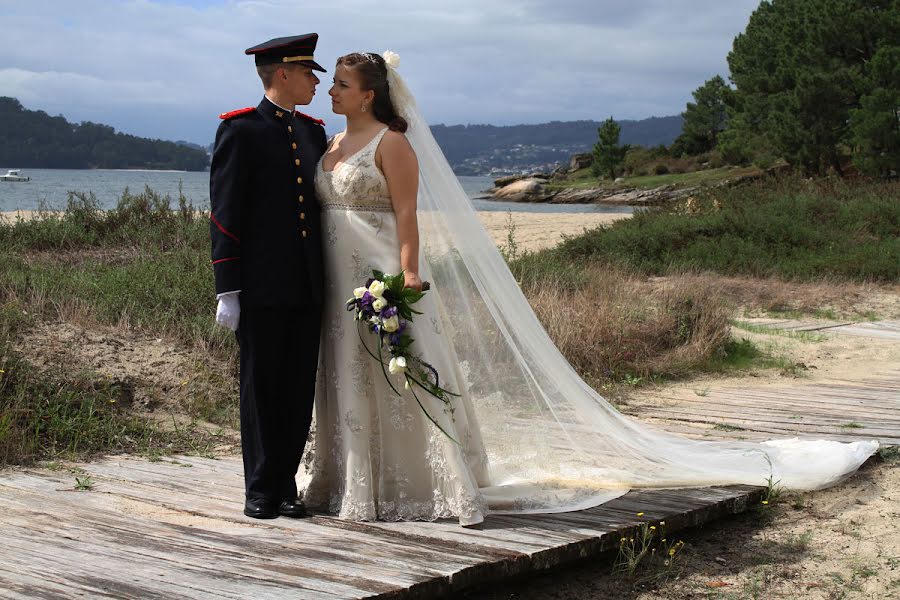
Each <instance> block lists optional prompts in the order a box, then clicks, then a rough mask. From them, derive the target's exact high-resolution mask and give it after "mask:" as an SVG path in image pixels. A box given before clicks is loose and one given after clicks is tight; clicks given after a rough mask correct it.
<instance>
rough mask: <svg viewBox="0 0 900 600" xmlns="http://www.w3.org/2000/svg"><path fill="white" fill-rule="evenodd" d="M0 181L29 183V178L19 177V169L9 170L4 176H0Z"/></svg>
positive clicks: (25, 176)
mask: <svg viewBox="0 0 900 600" xmlns="http://www.w3.org/2000/svg"><path fill="white" fill-rule="evenodd" d="M0 181H31V177H28V176H27V175H19V169H10V170H9V171H7V172H6V175H0Z"/></svg>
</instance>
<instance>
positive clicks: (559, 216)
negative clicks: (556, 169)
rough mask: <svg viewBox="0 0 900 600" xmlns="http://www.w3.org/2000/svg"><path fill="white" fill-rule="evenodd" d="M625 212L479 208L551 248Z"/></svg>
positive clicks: (529, 245)
mask: <svg viewBox="0 0 900 600" xmlns="http://www.w3.org/2000/svg"><path fill="white" fill-rule="evenodd" d="M34 215H35V211H30V210H23V211H16V212H0V219H2V220H3V221H5V222H7V223H10V222H15V220H16V219H17V218H22V219H30V218H32V217H33V216H34ZM629 216H630V215H629V214H626V213H534V212H479V213H478V217H479V218H480V219H481V223H482V225H484V228H485V229H487V231H488V233H489V234H490V235H491V237H492V238H493V239H494V241H495V242H496V243H497V245H503V244H506V241H507V239H506V238H507V234H508V231H509V219H510V217H511V218H512V223H513V225H514V226H515V232H514V237H515V240H516V244H517V245H518V248H519V251H520V252H521V251H524V250H531V251H533V250H541V249H544V248H551V247H553V246H555V245H556V244H558V243H559V242H561V241H562V239H563V236H575V235H580V234H581V233H583V232H584V231H585V230H586V229H594V228H596V227H599V226H601V225H608V224H610V223H613V222H615V221H618V220H619V219H625V218H628V217H629Z"/></svg>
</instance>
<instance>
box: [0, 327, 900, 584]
mask: <svg viewBox="0 0 900 600" xmlns="http://www.w3.org/2000/svg"><path fill="white" fill-rule="evenodd" d="M809 325H810V324H808V323H807V324H804V323H799V324H797V323H785V322H780V323H779V324H778V325H775V327H780V328H782V329H793V330H795V331H810V330H813V329H811V328H810V327H809ZM813 325H815V329H814V330H816V331H827V332H828V333H836V334H842V335H869V336H871V337H882V338H888V339H894V335H895V334H900V323H897V324H896V327H895V325H893V324H892V323H888V324H887V325H885V324H875V325H872V324H862V325H860V324H841V323H837V324H833V325H830V324H829V325H828V326H827V327H824V328H823V327H819V325H820V324H813ZM873 332H874V333H873ZM629 412H632V413H633V414H636V415H637V416H639V417H640V418H642V419H646V420H649V421H651V422H653V423H655V424H657V425H659V426H662V427H664V428H666V429H669V430H671V431H675V432H679V433H684V434H688V435H691V436H696V437H704V438H708V439H712V438H732V439H733V438H741V439H762V438H772V437H784V436H795V435H796V436H801V437H802V436H808V437H818V438H821V437H826V438H833V439H839V440H848V441H849V440H855V439H873V438H874V439H878V440H880V441H881V442H882V443H884V444H897V443H898V441H900V371H898V372H896V373H889V374H887V375H884V376H882V377H879V378H873V379H871V380H869V381H866V382H864V383H860V382H849V381H847V382H841V381H835V382H831V383H828V384H815V385H813V384H806V385H803V384H801V385H791V386H783V387H758V388H754V389H743V388H733V389H720V390H715V391H711V392H709V393H707V394H705V395H703V396H702V397H701V396H697V395H690V394H681V395H680V396H678V397H675V396H673V397H672V398H669V399H664V401H663V402H658V401H657V402H653V403H646V404H644V405H640V404H634V405H632V406H631V407H629ZM80 468H81V469H83V472H74V471H72V470H70V469H66V468H60V469H57V470H48V469H24V470H22V469H18V470H11V471H5V472H0V597H2V598H35V597H40V598H77V597H81V598H165V599H170V598H196V599H210V598H254V599H260V600H262V599H269V598H271V599H280V598H298V599H305V598H322V599H338V598H393V599H397V598H436V597H453V596H454V595H455V593H456V592H458V591H459V590H462V589H465V588H468V587H470V586H473V585H475V584H480V583H485V582H491V581H499V580H503V579H505V578H509V577H514V576H517V575H522V574H526V573H529V572H533V571H537V570H541V569H548V568H552V567H554V566H556V565H561V564H564V563H567V562H571V561H575V560H578V559H582V558H585V557H590V556H594V555H597V554H600V553H603V552H606V551H608V550H612V549H614V548H616V547H617V545H618V540H619V539H620V537H621V536H623V535H626V534H628V533H629V532H630V531H632V530H633V528H634V527H636V526H638V525H639V524H640V522H642V521H659V520H665V522H666V527H667V530H668V532H669V533H670V534H671V533H673V532H675V531H677V530H679V529H681V528H684V527H688V526H692V525H697V524H699V523H703V522H706V521H709V520H712V519H716V518H720V517H722V516H724V515H727V514H732V513H736V512H740V511H743V510H745V509H746V508H747V507H749V506H753V505H755V504H757V503H758V502H759V499H760V495H761V493H762V490H761V489H760V488H753V487H748V486H730V487H718V488H704V489H695V490H644V491H633V492H630V493H628V494H627V495H625V496H623V497H621V498H619V499H617V500H614V501H612V502H609V503H607V504H605V505H603V506H600V507H597V508H593V509H590V510H585V511H579V512H573V513H562V514H556V515H531V516H524V515H523V516H499V515H491V516H489V517H488V519H487V521H486V522H485V527H484V529H483V530H470V529H464V528H462V527H460V526H459V525H458V524H457V523H454V522H438V523H353V522H346V521H341V520H340V519H336V518H333V517H329V516H314V517H312V518H309V519H302V520H291V519H285V518H280V519H276V520H272V521H254V520H252V519H248V518H245V517H244V516H243V515H242V514H241V508H242V490H243V481H242V476H241V464H240V460H239V458H237V457H228V458H222V459H219V460H215V459H209V458H198V457H178V458H176V459H165V460H162V461H156V462H151V461H148V460H145V459H141V458H136V457H112V458H107V459H105V460H101V461H98V462H95V463H90V464H87V465H81V466H80ZM76 476H78V477H81V478H82V480H84V478H85V477H89V478H90V484H91V486H92V489H90V490H88V491H76V490H75V489H74V487H75V478H76ZM637 513H644V514H643V516H642V517H639V516H638V514H637Z"/></svg>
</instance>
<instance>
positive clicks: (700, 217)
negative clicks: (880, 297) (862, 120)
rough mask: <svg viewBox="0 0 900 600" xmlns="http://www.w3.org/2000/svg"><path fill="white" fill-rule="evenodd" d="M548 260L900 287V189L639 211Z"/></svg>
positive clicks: (761, 195)
mask: <svg viewBox="0 0 900 600" xmlns="http://www.w3.org/2000/svg"><path fill="white" fill-rule="evenodd" d="M552 252H553V253H555V256H554V258H553V260H554V261H557V262H559V263H563V264H565V263H566V262H575V261H583V260H599V261H602V262H608V263H615V264H620V265H623V266H625V267H626V268H629V269H634V270H637V271H639V272H642V273H648V274H651V273H652V274H664V273H667V272H669V271H671V270H676V271H681V270H685V269H687V270H692V271H703V270H709V271H714V272H717V273H726V274H745V275H752V276H779V277H784V278H789V279H803V280H811V279H819V278H822V277H834V278H838V279H846V280H855V281H896V280H898V279H900V184H897V183H866V182H863V183H855V184H854V183H848V182H845V181H842V180H819V181H812V182H810V181H805V180H802V179H795V178H789V179H784V180H773V181H768V180H766V181H762V182H759V183H755V184H747V185H744V186H741V187H738V188H730V189H725V190H721V189H720V190H715V191H709V192H707V193H706V195H701V196H698V197H696V198H695V199H694V200H693V205H692V210H691V212H690V214H688V213H685V212H681V211H680V209H679V207H677V206H676V207H671V208H665V209H655V210H652V211H642V212H640V213H637V214H635V216H634V217H633V218H632V219H627V220H623V221H618V222H616V223H614V224H613V225H612V226H610V227H608V228H604V229H598V230H595V231H592V232H589V233H586V234H585V235H582V236H579V237H577V238H571V239H569V240H567V241H566V242H564V243H563V244H562V245H560V246H559V247H558V248H557V249H555V250H553V251H552Z"/></svg>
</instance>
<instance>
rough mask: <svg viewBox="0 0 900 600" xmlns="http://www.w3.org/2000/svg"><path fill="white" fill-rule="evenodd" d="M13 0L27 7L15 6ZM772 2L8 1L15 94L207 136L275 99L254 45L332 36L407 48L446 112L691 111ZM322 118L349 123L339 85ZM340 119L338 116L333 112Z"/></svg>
mask: <svg viewBox="0 0 900 600" xmlns="http://www.w3.org/2000/svg"><path fill="white" fill-rule="evenodd" d="M9 4H12V3H9ZM757 4H758V0H733V1H731V2H720V1H716V0H691V1H690V2H678V3H672V2H665V1H664V0H631V1H630V2H627V3H623V2H613V1H609V0H603V1H600V0H594V1H590V0H584V1H581V0H577V1H574V0H569V1H565V0H562V1H559V0H558V1H556V2H550V1H549V0H515V1H514V0H492V1H491V2H485V1H484V0H457V1H455V2H449V1H432V2H428V3H423V2H417V1H415V0H384V1H381V2H378V3H376V2H370V1H363V0H343V1H341V2H340V3H338V2H334V1H333V0H331V1H322V0H313V1H311V2H303V3H299V2H296V0H267V1H266V0H252V1H251V0H225V1H221V2H210V1H202V0H183V1H181V2H179V1H177V0H165V1H161V0H121V1H119V0H117V1H113V0H80V1H79V2H77V3H73V2H68V1H65V0H47V1H33V2H29V3H24V2H16V3H14V5H13V6H11V7H10V8H8V9H7V8H4V35H3V36H2V37H0V95H7V96H16V97H18V98H19V99H20V100H21V101H22V102H23V103H24V104H25V105H26V106H27V107H28V108H32V109H42V110H45V111H47V112H50V113H52V114H56V113H62V114H64V115H65V116H66V117H67V118H69V119H70V120H73V121H80V120H84V119H91V120H97V121H100V122H104V123H108V124H111V125H113V126H115V127H116V128H117V129H120V130H123V131H127V132H130V133H136V134H139V135H148V136H154V137H164V138H173V139H174V138H182V139H189V140H191V141H197V142H200V143H208V142H209V141H211V139H212V135H213V132H214V130H215V127H216V125H217V123H216V121H217V119H216V115H217V114H218V113H219V112H221V111H224V110H229V109H233V108H238V107H241V106H248V105H252V104H256V102H257V101H258V99H259V97H260V96H261V89H260V85H259V81H258V79H257V78H256V75H255V73H254V72H253V68H252V60H251V59H250V58H249V57H247V56H244V54H243V49H244V48H246V47H249V46H251V45H254V44H256V43H258V42H260V41H263V40H266V39H268V38H271V37H278V36H282V35H290V34H294V33H304V32H308V31H317V32H318V33H319V34H320V42H319V47H318V49H317V51H316V56H317V58H318V59H319V62H320V63H322V64H323V65H324V66H325V67H326V68H327V69H329V71H331V69H332V65H333V64H334V60H335V58H336V57H337V56H339V55H340V54H344V53H346V52H350V51H353V50H359V49H364V50H377V51H381V50H384V49H386V48H391V49H393V50H395V51H397V52H398V53H400V55H401V56H402V57H403V64H402V71H403V73H404V76H405V77H406V78H407V80H408V81H409V83H410V85H411V87H412V88H413V90H414V91H415V92H416V94H417V96H418V99H419V105H420V106H421V107H422V109H423V111H424V112H425V114H426V116H427V117H428V118H429V120H430V121H431V122H435V123H436V122H443V123H469V122H471V123H486V122H492V123H515V122H542V121H548V120H553V119H558V120H568V119H586V118H593V119H601V118H604V117H606V116H608V115H610V114H612V115H615V116H616V117H618V118H641V117H647V116H651V115H664V114H676V113H678V112H680V111H681V110H683V108H684V103H685V102H686V101H687V100H688V99H690V93H691V91H692V90H693V89H695V88H696V87H697V86H698V85H700V84H701V83H702V82H703V81H704V80H706V79H708V78H709V77H711V76H712V75H714V74H717V73H719V74H726V73H727V67H726V63H725V56H726V54H727V52H728V50H729V49H730V47H731V41H732V39H733V37H734V36H735V35H736V34H737V33H739V32H740V31H741V30H742V29H743V28H744V26H745V25H746V22H747V20H748V18H749V16H750V13H751V12H752V11H753V10H754V8H755V7H756V5H757ZM329 82H330V73H329V74H325V76H324V77H323V84H322V86H321V87H320V93H319V95H318V97H317V98H316V100H315V101H314V103H313V105H312V106H310V107H309V108H308V112H310V113H312V114H316V115H318V116H322V117H324V118H325V119H326V121H328V122H329V130H333V131H336V130H338V129H339V128H340V125H341V124H340V119H339V118H338V117H336V116H333V115H330V113H329V112H328V111H329V105H328V101H327V100H328V99H327V94H326V93H325V91H326V90H327V88H328V84H329ZM329 117H331V118H329Z"/></svg>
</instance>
